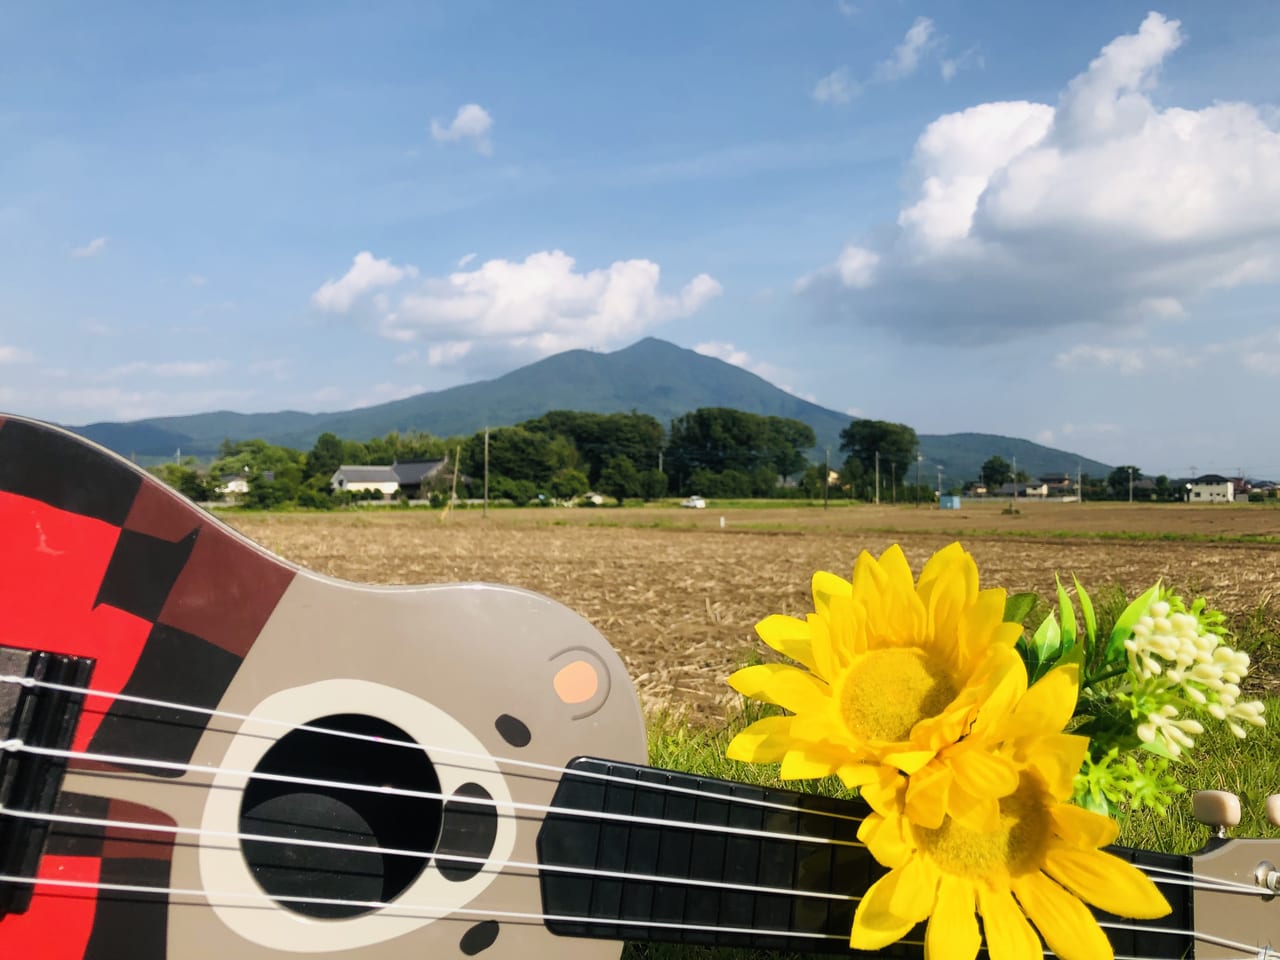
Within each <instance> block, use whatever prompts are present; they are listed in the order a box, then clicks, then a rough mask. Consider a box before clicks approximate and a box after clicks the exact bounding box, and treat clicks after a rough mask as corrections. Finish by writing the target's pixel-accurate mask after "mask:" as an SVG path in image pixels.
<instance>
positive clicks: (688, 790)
mask: <svg viewBox="0 0 1280 960" xmlns="http://www.w3.org/2000/svg"><path fill="white" fill-rule="evenodd" d="M0 683H10V684H17V685H19V686H23V687H28V688H39V689H43V690H55V691H59V692H61V693H72V694H79V695H82V696H86V697H100V698H102V699H105V700H118V701H122V702H125V703H132V704H135V705H138V706H146V707H155V708H158V709H165V710H180V711H184V712H187V713H197V714H201V715H204V716H208V717H219V718H221V719H225V720H237V721H239V722H241V723H259V724H263V725H265V726H272V727H282V728H285V729H288V730H290V731H294V730H297V731H302V732H305V733H318V734H323V735H325V736H331V737H340V738H343V739H348V740H359V741H363V742H366V743H377V744H381V745H384V746H389V747H404V748H409V749H412V750H418V751H424V752H430V753H432V754H437V753H439V754H445V755H450V756H457V757H463V758H465V759H468V760H480V761H485V760H491V761H493V762H495V763H501V764H509V765H511V766H517V767H524V768H526V769H530V770H539V771H542V772H544V773H549V774H554V775H555V776H557V777H561V776H563V775H564V774H566V773H573V774H574V775H575V776H581V777H585V778H588V779H591V780H600V781H605V782H612V783H624V784H635V783H636V782H637V781H636V780H635V779H634V778H631V777H624V776H620V775H618V774H612V773H600V772H598V771H590V770H570V769H569V768H567V767H563V766H557V765H556V764H552V763H539V762H537V761H535V760H524V759H520V758H516V757H493V756H491V755H489V754H483V753H476V752H475V751H469V750H459V749H456V748H454V747H441V746H436V745H432V744H422V743H418V742H416V741H413V740H395V739H387V738H384V737H379V736H376V735H374V734H367V733H353V732H349V731H346V730H331V729H329V728H328V727H317V726H313V725H311V724H305V723H304V724H296V723H289V722H287V721H284V720H272V719H268V718H265V717H253V716H250V715H248V714H243V713H234V712H232V711H230V710H216V709H211V708H209V707H197V706H192V705H190V704H184V703H175V702H172V701H168V700H153V699H150V698H148V697H138V696H134V695H132V694H126V693H111V692H104V691H98V690H91V689H89V688H88V687H76V686H70V685H67V684H61V683H51V682H49V681H46V680H37V679H35V678H33V677H20V676H15V675H12V674H7V675H0ZM236 735H237V736H249V737H259V738H262V739H270V738H269V737H268V736H267V735H266V734H256V733H248V734H245V733H237V734H236ZM644 782H645V784H646V785H647V786H651V787H653V788H654V789H656V790H660V791H662V792H664V793H678V794H687V795H689V796H695V797H706V796H708V794H707V792H706V791H705V790H698V789H697V788H695V787H681V786H678V785H676V784H669V783H657V782H652V783H651V782H649V781H644ZM743 786H750V785H749V784H744V785H743ZM759 789H766V788H763V787H762V788H759ZM815 796H816V794H815ZM733 800H734V802H735V803H738V804H740V805H743V806H754V807H764V808H767V809H772V810H782V811H785V812H788V813H805V814H810V815H813V816H819V817H824V818H828V819H833V820H852V821H854V822H861V820H862V817H860V816H857V815H854V814H845V813H838V812H836V811H834V810H813V809H810V808H807V807H801V806H797V805H796V804H789V803H781V802H778V801H772V800H759V799H755V798H751V797H734V798H733Z"/></svg>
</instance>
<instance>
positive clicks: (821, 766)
mask: <svg viewBox="0 0 1280 960" xmlns="http://www.w3.org/2000/svg"><path fill="white" fill-rule="evenodd" d="M839 763H840V758H839V757H838V756H837V757H832V756H831V755H830V754H829V753H827V752H825V751H822V750H814V749H813V748H812V747H811V746H810V745H808V744H795V745H793V747H792V749H791V750H788V751H787V754H786V756H784V757H783V758H782V767H781V769H779V770H778V777H779V778H780V779H782V780H816V779H818V778H819V777H829V776H831V774H833V773H835V772H836V767H837V766H838V765H839Z"/></svg>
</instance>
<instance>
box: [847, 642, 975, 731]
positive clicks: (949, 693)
mask: <svg viewBox="0 0 1280 960" xmlns="http://www.w3.org/2000/svg"><path fill="white" fill-rule="evenodd" d="M955 696H956V688H955V684H954V683H952V681H951V677H950V676H948V674H947V672H946V670H944V669H943V668H942V666H941V665H940V664H938V663H937V661H936V660H933V659H931V658H930V657H929V656H928V655H926V654H925V652H924V651H923V650H921V649H920V648H919V647H890V648H888V649H884V650H872V651H871V652H870V653H867V654H866V655H864V656H862V657H861V658H859V659H858V661H857V662H856V663H855V664H854V665H853V667H852V668H850V670H849V673H848V674H847V676H846V677H845V683H844V689H843V692H842V695H841V698H840V707H841V710H842V712H843V713H844V719H845V723H847V724H848V726H849V729H850V731H852V732H853V733H855V734H856V735H858V736H859V737H861V738H863V739H866V740H887V741H889V742H896V741H900V740H906V739H907V737H908V736H910V734H911V728H912V727H914V726H915V725H916V724H917V723H919V722H920V721H921V720H924V719H927V718H929V717H933V716H936V715H937V714H939V713H941V712H942V709H943V708H944V707H945V706H946V705H947V704H949V703H950V702H951V701H952V700H954V699H955Z"/></svg>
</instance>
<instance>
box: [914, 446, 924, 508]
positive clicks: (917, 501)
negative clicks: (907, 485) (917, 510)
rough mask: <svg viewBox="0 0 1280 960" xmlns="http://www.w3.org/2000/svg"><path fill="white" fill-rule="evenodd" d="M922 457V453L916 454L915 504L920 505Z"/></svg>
mask: <svg viewBox="0 0 1280 960" xmlns="http://www.w3.org/2000/svg"><path fill="white" fill-rule="evenodd" d="M923 459H924V454H923V453H917V454H916V506H917V507H919V506H920V461H921V460H923Z"/></svg>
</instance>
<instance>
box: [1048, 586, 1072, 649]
mask: <svg viewBox="0 0 1280 960" xmlns="http://www.w3.org/2000/svg"><path fill="white" fill-rule="evenodd" d="M1053 580H1054V582H1055V583H1056V584H1057V585H1058V615H1059V616H1060V617H1062V645H1063V647H1065V648H1067V649H1070V648H1071V647H1073V646H1075V643H1076V609H1075V607H1073V606H1072V605H1071V598H1070V597H1068V596H1067V591H1066V588H1065V587H1063V585H1062V581H1061V580H1060V579H1058V575H1057V574H1056V573H1055V574H1054V575H1053Z"/></svg>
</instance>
